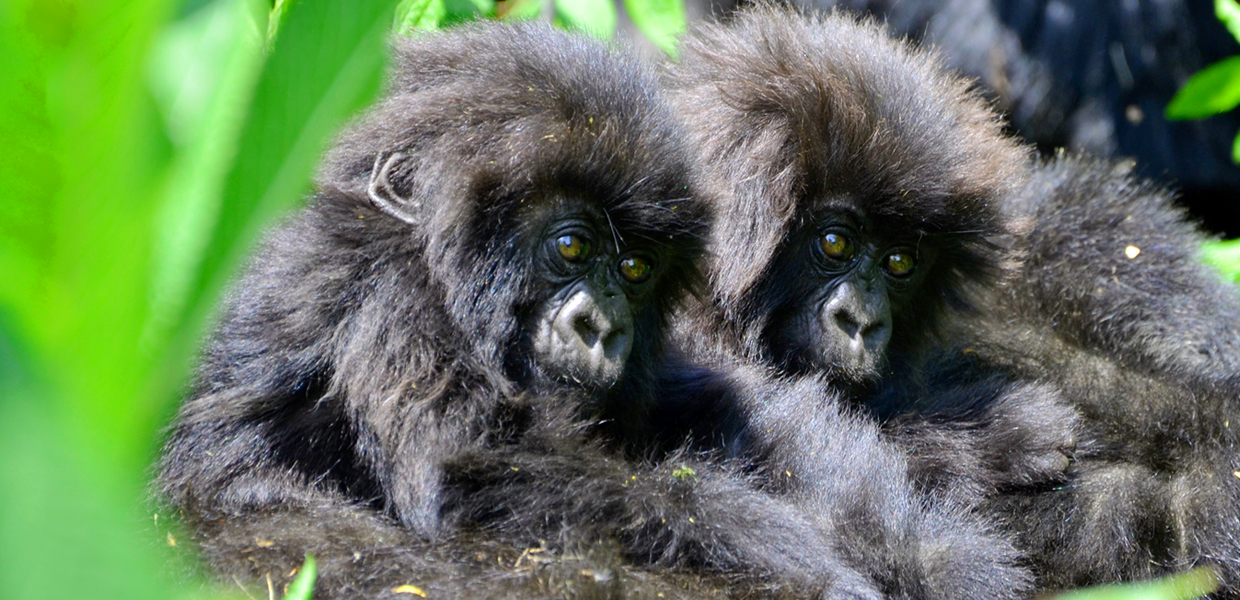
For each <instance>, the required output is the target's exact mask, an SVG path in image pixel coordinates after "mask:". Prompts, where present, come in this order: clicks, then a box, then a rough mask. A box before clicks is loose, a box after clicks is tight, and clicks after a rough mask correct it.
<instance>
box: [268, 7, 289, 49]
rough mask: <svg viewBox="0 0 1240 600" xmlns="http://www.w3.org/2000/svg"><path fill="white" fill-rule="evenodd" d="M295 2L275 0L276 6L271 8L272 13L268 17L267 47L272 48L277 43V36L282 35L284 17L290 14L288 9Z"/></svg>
mask: <svg viewBox="0 0 1240 600" xmlns="http://www.w3.org/2000/svg"><path fill="white" fill-rule="evenodd" d="M294 1H295V0H275V4H273V5H272V7H271V12H270V13H269V14H268V15H267V46H268V47H270V46H271V45H272V44H274V43H275V42H276V35H277V34H279V33H280V25H282V24H283V23H284V15H285V14H286V13H288V9H289V7H290V6H292V4H293V2H294Z"/></svg>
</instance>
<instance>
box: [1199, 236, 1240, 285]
mask: <svg viewBox="0 0 1240 600" xmlns="http://www.w3.org/2000/svg"><path fill="white" fill-rule="evenodd" d="M1201 260H1202V261H1204V262H1205V263H1206V264H1208V265H1210V266H1212V267H1214V268H1216V269H1218V270H1219V271H1220V272H1222V274H1223V276H1224V277H1226V278H1228V279H1230V280H1232V281H1235V282H1238V283H1240V239H1235V240H1224V241H1221V242H1208V243H1205V244H1202V245H1201Z"/></svg>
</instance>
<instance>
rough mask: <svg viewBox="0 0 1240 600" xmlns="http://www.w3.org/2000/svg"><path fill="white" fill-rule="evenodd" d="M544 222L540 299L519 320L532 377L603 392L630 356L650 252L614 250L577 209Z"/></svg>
mask: <svg viewBox="0 0 1240 600" xmlns="http://www.w3.org/2000/svg"><path fill="white" fill-rule="evenodd" d="M572 204H576V203H570V205H572ZM543 220H544V221H545V223H546V224H545V226H544V227H542V228H541V231H542V234H541V235H540V236H538V238H537V239H536V240H535V243H537V244H538V251H537V252H536V253H535V256H536V260H537V262H538V267H537V268H536V269H535V272H536V273H539V274H541V279H542V282H541V283H540V284H539V285H540V287H541V288H542V293H541V294H540V299H539V300H538V301H537V302H536V303H535V304H534V306H533V308H532V309H531V310H530V314H529V316H528V317H527V318H526V319H525V323H526V326H525V335H527V336H530V339H529V342H528V344H529V347H531V348H532V353H531V354H532V358H531V359H530V360H531V361H532V363H533V365H532V367H533V370H534V371H536V372H538V373H540V374H542V375H543V376H544V377H548V378H551V379H554V380H557V381H561V382H571V383H573V384H574V385H580V386H585V387H589V388H607V387H610V386H612V385H614V384H615V383H616V382H617V381H619V379H620V376H621V374H622V373H623V371H624V367H625V362H626V361H627V359H628V357H629V354H630V352H631V351H632V350H633V346H634V343H635V341H636V340H635V338H636V330H635V325H634V322H635V315H636V313H637V312H638V310H640V308H641V305H642V299H643V297H644V292H645V291H646V290H647V289H649V288H650V286H651V283H652V281H653V280H654V278H655V277H654V276H655V270H656V260H655V252H653V251H650V250H645V249H641V248H637V247H624V248H621V247H618V245H617V244H619V243H621V240H622V239H623V238H622V237H621V236H620V232H616V231H614V230H613V229H611V227H610V223H609V222H608V220H607V218H606V216H605V215H599V214H592V212H591V211H588V210H585V208H584V205H579V206H572V208H570V209H569V210H567V211H557V214H555V215H548V216H547V217H546V218H544V219H543Z"/></svg>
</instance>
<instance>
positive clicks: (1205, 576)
mask: <svg viewBox="0 0 1240 600" xmlns="http://www.w3.org/2000/svg"><path fill="white" fill-rule="evenodd" d="M1216 589H1218V577H1217V576H1216V575H1215V574H1214V570H1213V569H1211V568H1210V567H1201V568H1197V569H1193V570H1192V571H1188V572H1186V573H1180V574H1178V575H1171V576H1169V577H1164V578H1162V579H1155V580H1153V581H1141V582H1138V583H1125V584H1119V585H1101V586H1098V587H1093V588H1088V589H1083V590H1077V591H1073V592H1068V593H1066V594H1060V595H1059V596H1056V597H1055V600H1194V599H1195V598H1200V597H1202V596H1205V595H1206V594H1209V593H1211V592H1213V591H1214V590H1216Z"/></svg>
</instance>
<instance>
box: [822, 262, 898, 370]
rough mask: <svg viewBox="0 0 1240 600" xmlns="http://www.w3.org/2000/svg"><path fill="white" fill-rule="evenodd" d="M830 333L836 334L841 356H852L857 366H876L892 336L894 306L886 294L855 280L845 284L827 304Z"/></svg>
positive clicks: (827, 324)
mask: <svg viewBox="0 0 1240 600" xmlns="http://www.w3.org/2000/svg"><path fill="white" fill-rule="evenodd" d="M825 309H826V310H825V313H826V314H825V315H824V316H825V317H826V321H827V322H826V323H825V325H826V326H827V330H828V331H833V332H834V333H832V334H831V335H830V337H834V338H836V339H837V340H838V341H837V343H836V346H837V349H838V351H839V355H840V356H839V358H843V359H846V360H851V361H854V362H856V363H857V364H855V365H853V366H854V367H860V368H863V369H868V368H872V367H873V366H874V365H873V364H871V363H877V361H878V360H879V359H880V358H881V357H882V356H883V354H884V353H885V352H886V350H887V342H888V341H890V340H891V310H890V307H889V306H888V305H887V302H886V296H885V295H884V294H881V293H874V292H873V291H863V290H861V289H860V288H858V287H857V286H854V285H852V284H851V283H843V284H841V285H840V286H839V287H838V288H837V289H836V290H835V291H834V292H833V293H832V295H831V299H830V300H829V301H828V302H827V305H826V306H825Z"/></svg>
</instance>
